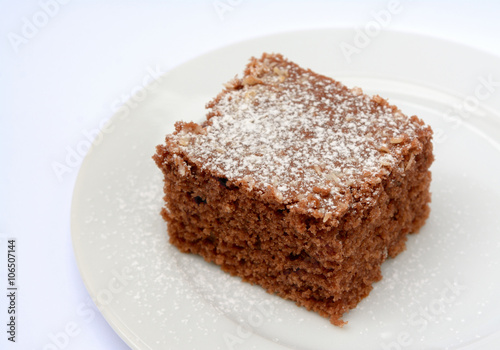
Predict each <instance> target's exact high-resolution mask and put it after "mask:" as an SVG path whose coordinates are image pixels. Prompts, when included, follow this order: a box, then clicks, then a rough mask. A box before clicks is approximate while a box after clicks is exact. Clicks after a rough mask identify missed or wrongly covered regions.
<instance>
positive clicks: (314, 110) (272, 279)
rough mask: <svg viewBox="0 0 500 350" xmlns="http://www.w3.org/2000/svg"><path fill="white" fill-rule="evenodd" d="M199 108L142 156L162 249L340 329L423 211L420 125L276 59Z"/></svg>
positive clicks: (263, 61) (425, 188)
mask: <svg viewBox="0 0 500 350" xmlns="http://www.w3.org/2000/svg"><path fill="white" fill-rule="evenodd" d="M207 108H208V114H207V118H206V121H204V122H203V123H202V124H196V123H193V122H189V123H185V122H178V123H177V124H176V131H175V132H174V133H173V134H171V135H167V137H166V144H164V145H160V146H158V147H157V153H156V154H155V155H154V156H153V158H154V160H155V162H156V164H157V165H158V166H159V167H160V169H161V170H162V172H163V174H164V176H165V186H164V191H165V201H166V205H165V208H164V209H163V210H162V216H163V218H164V219H165V220H166V221H167V225H168V234H169V236H170V242H171V243H172V244H173V245H175V246H176V247H177V248H178V249H179V250H180V251H182V252H186V253H195V254H199V255H201V256H202V257H204V258H205V260H207V261H209V262H214V263H215V264H217V265H220V266H221V268H222V269H223V270H224V271H227V272H229V273H230V274H232V275H236V276H239V277H241V278H242V279H243V280H244V281H247V282H250V283H252V284H258V285H260V286H262V287H263V288H265V290H267V291H268V292H269V293H275V294H277V295H279V296H281V297H283V298H286V299H289V300H293V301H294V302H296V303H297V304H298V305H301V306H304V307H306V308H307V309H309V310H314V311H316V312H318V313H319V314H320V315H322V316H325V317H328V318H329V319H330V321H331V322H332V323H333V324H335V325H339V326H340V325H343V324H344V321H343V320H342V315H343V314H344V313H345V312H346V311H348V310H349V309H352V308H354V307H355V306H356V305H357V304H358V303H359V301H360V300H361V299H362V298H364V297H366V296H367V295H368V293H369V292H370V290H371V289H372V284H373V283H374V282H376V281H378V280H380V279H381V278H382V276H381V272H380V271H381V270H380V266H381V264H382V263H383V262H384V261H385V260H386V259H387V258H388V257H395V256H396V255H397V254H398V253H400V252H401V251H403V250H404V249H405V241H406V235H407V234H408V233H413V232H417V231H418V230H419V228H420V227H421V226H422V225H423V224H424V222H425V220H426V218H427V217H428V215H429V206H428V204H429V202H430V198H431V197H430V192H429V186H430V182H431V173H430V172H429V166H430V165H431V163H432V161H433V159H434V158H433V154H432V143H431V138H432V131H431V129H430V127H428V126H426V125H424V123H423V122H422V121H421V120H420V119H418V118H417V117H416V116H413V117H411V118H410V117H407V116H405V115H404V114H403V113H402V112H401V111H400V110H399V109H398V108H397V107H395V106H392V105H390V104H389V103H388V102H387V101H386V100H384V99H383V98H381V97H380V96H373V97H371V96H367V95H365V94H363V91H362V90H361V89H360V88H353V89H348V88H347V87H345V86H344V85H342V84H341V83H339V82H337V81H335V80H333V79H330V78H328V77H325V76H322V75H319V74H316V73H314V72H312V71H311V70H309V69H304V68H301V67H299V66H298V65H297V64H295V63H293V62H290V61H288V60H286V59H285V58H283V57H282V56H281V55H279V54H264V55H263V56H262V57H261V58H260V59H256V58H252V59H251V60H250V63H249V64H248V65H247V67H246V69H245V71H244V75H243V77H242V78H241V79H239V78H234V79H233V80H232V81H230V82H229V83H227V84H225V89H224V90H223V91H222V92H221V93H220V94H219V95H218V96H217V97H216V98H215V99H214V100H213V101H211V102H210V103H208V105H207Z"/></svg>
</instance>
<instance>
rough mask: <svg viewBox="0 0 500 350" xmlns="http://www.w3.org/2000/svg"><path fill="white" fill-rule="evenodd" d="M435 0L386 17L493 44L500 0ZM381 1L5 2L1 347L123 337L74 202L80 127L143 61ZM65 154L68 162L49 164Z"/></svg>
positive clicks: (305, 24)
mask: <svg viewBox="0 0 500 350" xmlns="http://www.w3.org/2000/svg"><path fill="white" fill-rule="evenodd" d="M436 2H437V1H422V2H417V1H404V0H401V9H402V10H401V11H400V13H398V14H397V15H394V16H392V18H391V19H390V20H389V23H388V24H387V25H386V28H385V29H386V30H397V31H404V32H411V33H420V34H425V35H429V36H433V37H439V38H444V39H447V40H450V41H454V42H459V43H463V44H464V45H468V46H471V47H475V48H478V49H481V50H484V51H488V52H491V53H494V54H496V55H498V56H500V40H499V37H500V21H499V17H500V2H497V1H441V2H439V3H438V4H436ZM388 3H389V2H388V1H366V0H365V1H307V2H306V1H295V2H285V1H275V2H273V3H272V4H271V3H270V2H269V1H250V0H247V1H245V0H243V1H236V0H232V1H231V0H221V1H214V0H204V1H106V2H104V1H76V0H75V1H69V2H68V1H64V2H63V1H62V0H61V3H57V2H56V0H42V1H41V2H38V1H23V2H21V1H3V2H1V4H0V122H1V123H0V142H1V144H0V145H1V147H0V156H1V159H0V169H1V172H0V198H1V200H0V240H1V243H0V290H1V292H0V324H1V326H0V348H1V349H4V348H7V349H14V348H16V349H45V350H48V349H62V348H65V349H96V350H98V349H127V348H128V347H127V346H126V344H125V343H123V341H121V339H120V338H119V337H118V336H117V335H115V333H114V331H113V330H112V329H111V328H110V327H109V326H108V324H107V323H106V321H105V320H104V319H103V318H102V317H101V316H100V314H99V313H98V311H97V309H96V308H95V306H93V304H92V303H91V301H90V299H89V296H88V294H87V291H86V290H85V287H84V285H83V283H82V280H81V278H80V275H79V272H78V269H77V266H76V262H75V258H74V255H73V250H72V244H71V235H70V203H71V197H72V191H73V186H74V182H75V179H76V175H77V173H78V167H79V162H80V161H81V157H80V154H81V153H82V152H84V151H85V147H84V146H85V144H86V141H87V138H88V137H90V138H92V131H93V130H97V129H98V128H99V124H100V123H101V122H103V121H104V120H106V119H107V118H109V117H110V116H112V115H113V111H114V110H116V108H117V107H118V106H119V105H120V104H121V103H124V102H125V101H126V100H127V99H128V97H127V96H128V95H130V93H131V92H132V91H133V90H134V89H135V88H136V87H137V86H141V84H142V81H143V79H144V78H145V77H146V76H147V75H148V74H149V72H150V71H151V70H153V71H159V72H160V73H162V72H166V71H168V70H169V69H171V68H173V67H175V66H177V65H179V64H181V63H183V62H185V61H187V60H189V59H191V58H193V57H196V56H198V55H200V54H203V53H205V52H208V51H211V50H214V49H216V48H219V47H222V46H226V45H228V44H231V43H235V42H238V41H241V40H245V39H248V38H254V37H258V36H263V35H267V34H272V33H278V32H286V31H292V30H300V29H309V28H325V27H350V28H352V30H353V38H354V35H355V33H356V28H363V27H364V26H365V25H366V24H367V23H368V22H370V21H373V20H374V16H375V15H374V13H380V11H382V10H384V9H387V8H388ZM216 6H219V11H217V10H216V8H215V7H216ZM394 49H395V50H397V48H394ZM259 54H260V53H256V55H259ZM470 64H471V65H473V64H474V62H470ZM235 73H236V72H235ZM193 83H195V81H193ZM221 83H222V82H221ZM88 135H90V136H88ZM59 165H60V166H64V167H65V168H61V167H59V168H58V169H59V170H58V171H54V167H58V166H59ZM9 237H15V238H16V239H17V250H18V251H17V255H18V280H17V284H18V287H19V290H18V299H17V302H18V305H17V307H18V308H17V312H18V314H17V321H18V324H17V337H16V340H17V344H16V345H15V346H12V345H13V344H10V343H9V342H7V340H6V338H7V334H6V333H5V331H4V329H5V326H4V325H5V323H6V322H7V299H6V298H5V297H4V291H5V289H6V283H7V282H6V251H7V246H6V238H9ZM83 309H84V310H86V312H87V313H86V314H82V312H81V310H83Z"/></svg>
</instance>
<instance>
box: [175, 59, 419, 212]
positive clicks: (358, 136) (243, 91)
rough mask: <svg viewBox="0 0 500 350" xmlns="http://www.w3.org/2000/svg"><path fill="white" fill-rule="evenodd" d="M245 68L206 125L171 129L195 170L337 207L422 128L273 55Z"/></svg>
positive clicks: (281, 196) (385, 168)
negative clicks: (341, 200) (345, 196)
mask: <svg viewBox="0 0 500 350" xmlns="http://www.w3.org/2000/svg"><path fill="white" fill-rule="evenodd" d="M245 73H246V74H245V76H244V78H243V79H241V80H238V79H235V80H233V81H231V82H229V83H228V84H226V87H227V90H226V91H225V92H224V93H222V94H221V95H219V97H218V98H216V99H215V100H214V101H213V102H212V103H211V104H209V119H208V121H207V122H206V123H205V124H203V132H199V130H198V132H193V129H192V127H189V128H181V129H180V130H178V132H177V133H176V134H174V135H171V136H170V137H171V138H172V140H173V141H174V143H175V144H176V145H177V146H178V148H179V150H180V151H181V152H183V153H185V154H186V155H187V156H188V157H189V158H190V159H191V160H192V161H193V162H194V163H195V164H197V165H198V166H200V167H201V168H202V169H205V170H209V171H211V172H212V173H215V174H219V175H220V176H222V177H225V178H227V179H228V180H229V181H231V182H233V183H235V184H237V185H243V186H247V187H248V188H249V189H256V190H259V191H262V192H263V193H264V192H271V193H273V195H274V197H275V198H276V200H277V201H279V202H282V203H285V204H288V205H289V206H293V205H299V204H300V203H302V205H304V203H303V202H306V204H305V205H306V206H309V207H310V208H311V210H315V209H318V208H320V209H321V210H323V212H324V213H328V212H330V211H334V210H335V209H338V208H337V206H338V203H339V198H341V197H342V196H343V194H344V193H345V192H346V191H347V189H348V188H349V187H351V186H356V185H359V184H360V183H361V180H366V179H367V178H370V177H371V178H374V177H383V176H385V175H387V174H388V173H389V172H390V171H391V170H394V169H398V168H397V167H398V164H399V162H400V161H401V157H400V155H401V147H402V146H403V145H404V144H405V143H406V142H409V141H411V138H412V137H414V136H415V130H416V128H420V127H421V126H420V125H419V124H417V123H415V122H413V121H411V120H410V119H409V118H407V117H406V116H404V115H403V114H402V113H401V112H400V111H399V110H398V109H397V108H395V107H393V106H390V105H388V103H387V102H386V101H385V100H383V99H382V98H380V97H379V96H375V97H373V98H372V97H369V96H367V95H364V94H363V93H362V91H361V89H359V88H354V89H352V90H349V89H347V88H346V87H344V86H343V85H341V84H340V83H338V82H335V81H333V80H331V79H328V78H325V77H322V76H319V75H316V74H315V73H313V72H311V71H308V70H304V69H302V68H300V67H298V66H297V65H295V64H293V63H291V62H289V61H287V60H285V59H283V58H282V57H281V56H280V55H264V56H263V58H262V59H260V60H255V59H254V60H253V61H252V62H251V63H250V65H249V66H248V68H247V70H246V72H245ZM325 215H327V214H325ZM325 217H326V216H325Z"/></svg>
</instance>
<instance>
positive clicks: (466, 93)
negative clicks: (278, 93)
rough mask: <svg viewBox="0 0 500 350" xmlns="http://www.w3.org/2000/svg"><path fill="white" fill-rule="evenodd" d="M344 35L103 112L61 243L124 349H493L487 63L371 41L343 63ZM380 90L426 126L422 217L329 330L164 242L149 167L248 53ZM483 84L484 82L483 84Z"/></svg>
mask: <svg viewBox="0 0 500 350" xmlns="http://www.w3.org/2000/svg"><path fill="white" fill-rule="evenodd" d="M354 35H355V32H354V31H353V30H351V29H344V30H340V29H328V30H316V31H305V32H296V33H287V34H280V35H275V36H270V37H265V38H260V39H256V40H252V41H247V42H243V43H239V44H236V45H233V46H230V47H226V48H223V49H220V50H217V51H214V52H211V53H209V54H206V55H204V56H202V57H199V58H197V59H195V60H192V61H190V62H188V63H186V64H183V65H182V66H179V67H178V68H176V69H174V70H172V71H171V72H169V73H167V74H166V75H165V76H163V77H162V78H161V79H159V81H157V82H155V83H154V84H153V85H151V86H150V87H149V88H148V89H146V90H145V91H143V93H142V94H138V95H137V96H140V99H143V100H142V101H140V102H138V103H137V106H134V107H133V108H130V111H129V112H128V113H125V112H123V113H120V114H119V115H116V116H114V118H113V119H112V123H111V125H110V127H109V129H108V130H107V131H108V132H107V133H105V134H103V135H101V137H99V138H98V139H97V140H96V142H95V144H94V146H93V148H92V150H91V152H90V153H89V154H88V156H87V157H86V158H85V161H84V163H83V165H82V167H81V171H80V173H79V176H78V179H77V183H76V186H75V191H74V197H73V205H72V220H71V221H72V236H73V242H74V249H75V253H76V258H77V261H78V265H79V268H80V271H81V274H82V277H83V280H84V282H85V285H86V286H87V289H88V291H89V293H90V295H91V296H92V297H93V299H94V301H95V303H96V304H97V306H98V307H99V309H100V310H101V312H102V313H103V315H104V317H105V318H106V319H107V320H108V322H109V323H110V324H111V326H112V327H113V328H114V329H115V330H116V332H117V333H118V334H119V335H120V336H121V337H122V338H123V339H124V340H125V341H126V342H127V343H128V344H129V345H130V346H131V347H132V348H134V349H165V348H169V349H282V348H291V349H358V350H359V349H438V348H439V349H441V348H453V349H455V348H466V349H476V348H478V349H479V348H485V346H486V347H490V346H491V347H494V348H498V347H499V346H500V337H499V334H498V330H499V329H500V297H499V295H500V273H498V271H499V268H500V255H499V254H498V252H499V250H500V230H499V227H500V220H499V218H500V215H499V214H498V212H499V210H500V203H499V199H500V176H499V175H500V114H499V112H498V111H499V110H500V98H499V97H500V86H499V85H500V84H499V83H498V82H499V81H500V59H499V58H498V57H494V56H491V55H488V54H486V53H482V52H479V51H475V50H472V49H470V48H467V47H462V46H459V45H456V44H453V43H449V42H444V41H441V40H436V39H432V38H428V37H421V36H415V35H410V34H403V33H394V32H384V33H381V34H380V35H379V36H378V37H375V38H372V39H371V41H370V43H369V44H368V45H367V46H366V47H364V48H360V49H359V51H360V52H358V53H356V54H353V55H352V56H351V59H352V62H351V63H348V62H347V60H346V59H345V57H344V56H343V54H342V51H341V49H340V44H341V43H342V42H346V43H350V44H353V43H354V42H353V40H354ZM264 51H267V52H280V53H283V54H284V55H285V56H287V57H288V58H290V59H291V60H293V61H295V62H297V63H299V64H300V65H302V66H305V67H309V68H312V69H313V70H315V71H317V72H320V73H323V74H326V75H328V76H331V77H334V78H336V79H337V80H340V81H341V82H343V83H344V84H346V85H348V86H351V87H352V86H361V87H363V89H364V90H365V91H366V92H368V93H371V94H379V95H381V96H383V97H388V98H389V100H390V102H392V103H394V104H396V105H398V106H399V107H400V108H401V109H402V110H403V111H404V112H405V113H406V114H409V115H412V114H416V115H418V116H419V117H421V118H422V119H423V120H424V121H426V122H427V123H428V124H430V125H431V126H432V127H433V129H434V131H435V143H434V145H435V156H436V161H435V163H434V165H433V166H432V172H433V182H432V192H433V202H432V213H431V216H430V218H429V220H428V222H427V224H426V225H425V227H424V228H423V229H422V230H421V232H420V233H419V234H418V235H412V236H411V237H410V238H409V240H408V244H407V250H406V251H405V252H403V253H402V254H400V255H399V256H398V257H397V258H396V259H393V260H389V261H387V262H386V263H385V264H384V265H383V276H384V278H383V280H382V281H381V282H379V283H376V284H375V285H374V289H373V291H372V292H371V294H370V295H369V296H368V297H367V298H366V299H365V300H363V301H362V302H361V303H360V304H359V305H358V307H357V308H356V309H354V310H352V311H351V312H350V313H348V314H346V315H345V320H347V321H348V322H349V324H348V325H347V326H345V327H344V328H337V327H334V326H332V325H331V324H330V323H329V322H328V320H327V319H324V318H322V317H320V316H318V315H317V314H315V313H313V312H308V311H306V310H305V309H303V308H299V307H296V306H295V305H294V304H293V303H292V302H289V301H285V300H282V299H280V298H279V297H276V296H273V295H269V294H267V293H265V292H264V291H263V290H262V289H261V288H260V287H258V286H251V285H249V284H246V283H242V282H241V281H240V280H239V279H238V278H234V277H230V276H228V275H227V274H225V273H223V272H221V271H220V269H219V268H218V267H217V266H215V265H213V264H208V263H206V262H204V261H203V260H202V259H201V258H199V257H196V256H191V255H185V254H180V253H179V252H178V251H177V250H176V249H174V248H172V247H171V246H170V245H169V244H168V242H167V233H166V225H165V223H164V222H163V221H162V219H161V218H160V216H159V214H158V213H159V211H160V208H161V206H162V177H161V175H160V171H159V170H158V169H157V168H156V166H155V164H154V163H153V161H152V160H151V156H152V155H153V153H154V152H155V145H157V144H159V143H162V142H163V139H164V136H165V135H166V134H167V133H169V132H171V131H173V124H174V122H175V121H177V120H201V119H202V118H203V116H204V105H205V103H206V102H207V101H208V100H210V98H211V97H213V96H215V94H216V93H218V92H219V91H220V90H221V88H222V85H221V84H222V83H223V82H225V81H227V80H229V79H230V78H232V77H233V76H234V75H235V74H237V73H241V71H242V69H243V66H244V64H245V63H246V62H247V60H248V58H249V57H250V56H252V55H255V56H260V54H261V53H262V52H264ZM488 81H489V82H488Z"/></svg>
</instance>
